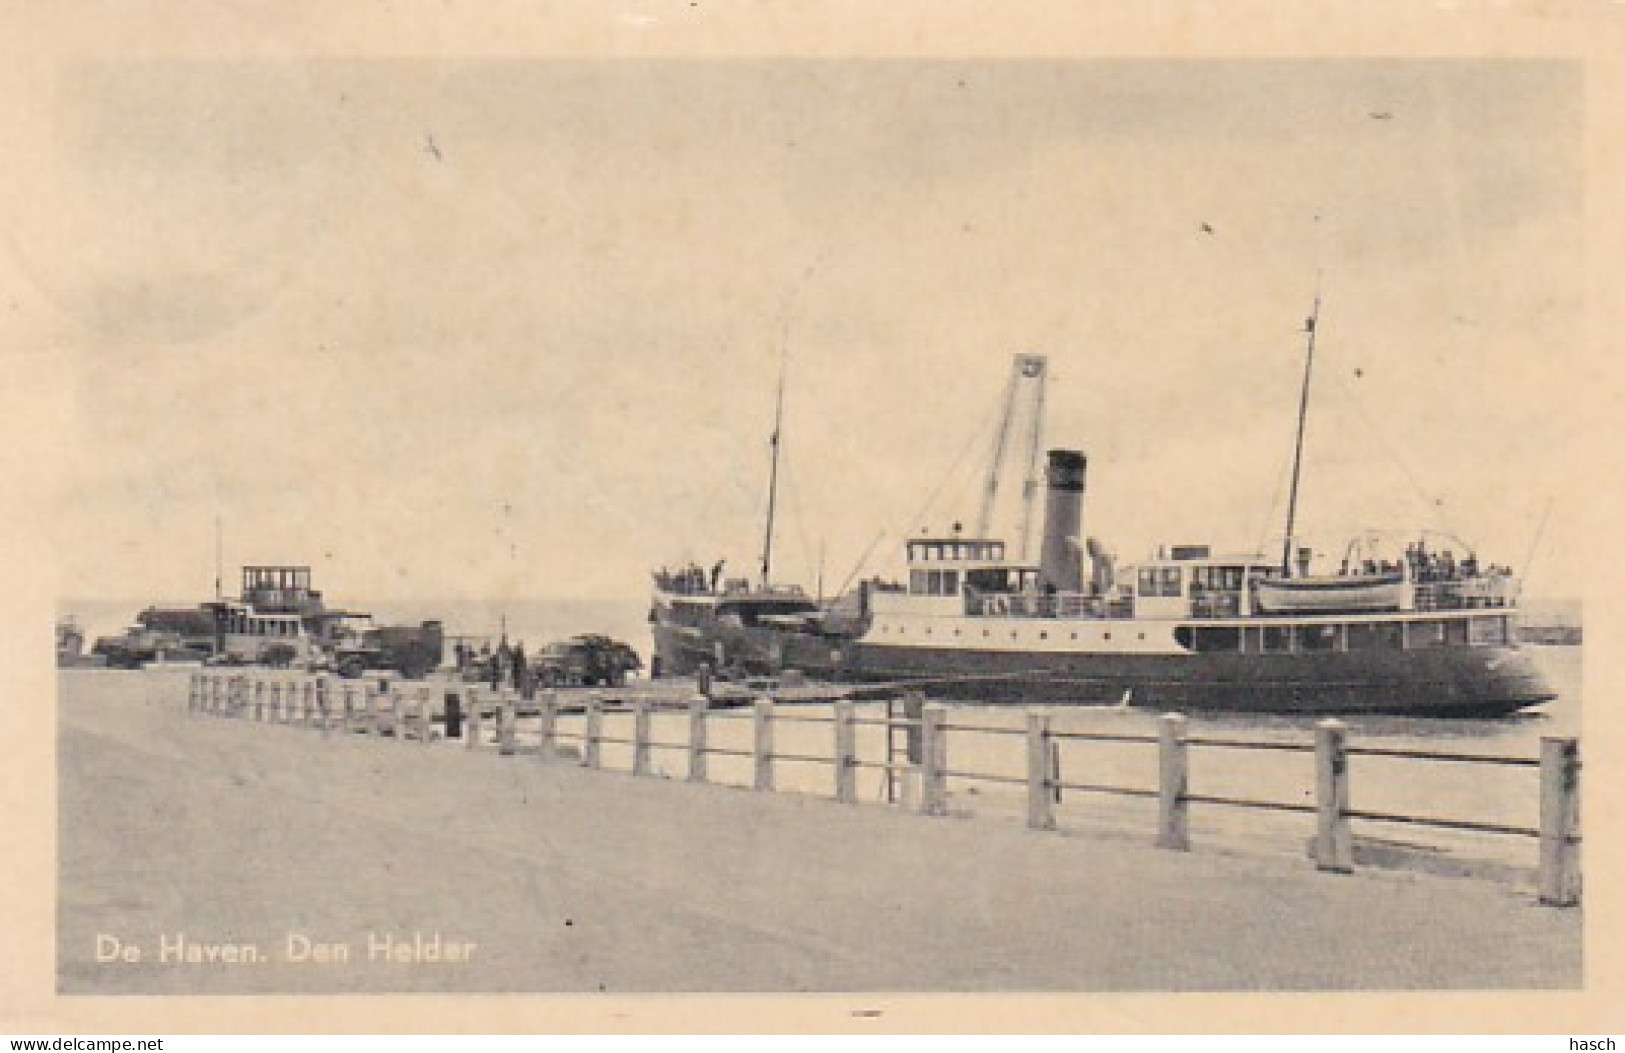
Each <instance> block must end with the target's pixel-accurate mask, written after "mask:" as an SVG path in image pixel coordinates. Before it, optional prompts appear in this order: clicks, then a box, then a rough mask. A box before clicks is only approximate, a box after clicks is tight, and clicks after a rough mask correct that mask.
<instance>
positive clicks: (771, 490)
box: [762, 320, 790, 589]
mask: <svg viewBox="0 0 1625 1053" xmlns="http://www.w3.org/2000/svg"><path fill="white" fill-rule="evenodd" d="M789 359H790V324H789V321H788V320H786V322H785V327H784V343H783V345H782V349H781V351H780V353H779V397H778V402H777V404H776V405H775V406H774V408H773V439H772V446H773V468H772V471H771V472H770V473H769V475H768V481H767V536H766V537H765V539H764V540H763V542H762V588H763V589H766V588H767V587H768V585H769V584H770V581H769V577H768V575H769V574H770V573H771V572H772V569H773V515H774V512H775V510H776V508H777V506H778V500H779V430H780V428H781V426H782V425H783V423H784V374H785V370H786V368H787V366H788V364H789Z"/></svg>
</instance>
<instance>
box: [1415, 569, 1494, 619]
mask: <svg viewBox="0 0 1625 1053" xmlns="http://www.w3.org/2000/svg"><path fill="white" fill-rule="evenodd" d="M1517 595H1518V593H1517V587H1516V585H1515V584H1514V583H1513V581H1512V579H1511V578H1507V577H1503V576H1499V575H1496V576H1481V577H1473V578H1463V579H1460V580H1456V581H1434V582H1425V583H1422V584H1418V585H1416V586H1415V587H1414V596H1415V608H1416V610H1418V611H1461V610H1504V609H1506V608H1508V607H1512V606H1514V605H1515V604H1516V602H1517Z"/></svg>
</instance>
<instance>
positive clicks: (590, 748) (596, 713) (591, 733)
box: [581, 692, 604, 768]
mask: <svg viewBox="0 0 1625 1053" xmlns="http://www.w3.org/2000/svg"><path fill="white" fill-rule="evenodd" d="M583 714H584V715H583V730H582V733H581V766H582V767H583V768H596V767H598V763H599V749H600V746H601V743H600V740H601V739H602V738H603V737H604V710H603V708H602V705H601V703H600V702H599V700H598V693H597V692H593V693H592V694H590V695H588V696H587V701H586V702H585V703H584V704H583Z"/></svg>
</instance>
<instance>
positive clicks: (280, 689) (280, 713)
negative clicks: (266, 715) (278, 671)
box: [271, 680, 288, 724]
mask: <svg viewBox="0 0 1625 1053" xmlns="http://www.w3.org/2000/svg"><path fill="white" fill-rule="evenodd" d="M286 703H287V691H286V689H285V686H284V684H283V682H282V681H281V680H273V681H271V723H273V724H286V723H287V722H288V716H287V713H286V712H284V709H283V707H284V706H285V705H286Z"/></svg>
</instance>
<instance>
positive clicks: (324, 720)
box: [316, 673, 333, 739]
mask: <svg viewBox="0 0 1625 1053" xmlns="http://www.w3.org/2000/svg"><path fill="white" fill-rule="evenodd" d="M332 717H333V686H332V684H331V683H330V682H329V681H328V678H327V674H326V673H323V674H321V675H320V676H318V677H317V678H316V722H317V723H318V724H320V725H321V728H322V738H324V739H326V738H331V737H332V736H333V720H332Z"/></svg>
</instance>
